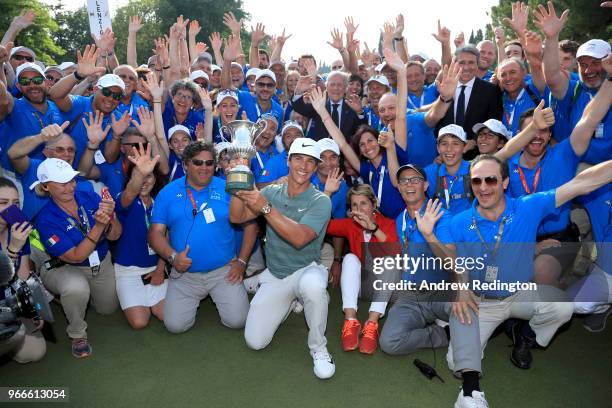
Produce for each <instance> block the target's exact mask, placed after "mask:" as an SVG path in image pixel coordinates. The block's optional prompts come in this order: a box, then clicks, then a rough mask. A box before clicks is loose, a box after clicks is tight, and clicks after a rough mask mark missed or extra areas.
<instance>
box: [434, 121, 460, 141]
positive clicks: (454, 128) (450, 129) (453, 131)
mask: <svg viewBox="0 0 612 408" xmlns="http://www.w3.org/2000/svg"><path fill="white" fill-rule="evenodd" d="M444 135H453V136H455V137H456V138H458V139H459V140H461V141H462V142H463V143H467V135H466V134H465V130H463V128H462V127H461V126H459V125H455V124H450V125H446V126H444V127H443V128H442V129H440V131H439V132H438V139H440V138H441V137H442V136H444Z"/></svg>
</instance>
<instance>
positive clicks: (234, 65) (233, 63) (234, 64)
mask: <svg viewBox="0 0 612 408" xmlns="http://www.w3.org/2000/svg"><path fill="white" fill-rule="evenodd" d="M231 66H232V67H235V68H240V69H242V65H240V64H239V63H237V62H236V61H234V62H232V65H231Z"/></svg>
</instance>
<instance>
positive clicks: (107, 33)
mask: <svg viewBox="0 0 612 408" xmlns="http://www.w3.org/2000/svg"><path fill="white" fill-rule="evenodd" d="M91 36H92V38H93V39H94V41H95V42H96V47H98V48H99V49H101V50H103V51H106V52H107V53H108V52H112V51H113V50H114V49H115V43H116V42H117V38H116V37H115V33H113V30H111V29H110V28H107V29H106V30H104V32H103V33H102V35H101V36H100V38H96V36H95V35H94V34H93V33H92V34H91Z"/></svg>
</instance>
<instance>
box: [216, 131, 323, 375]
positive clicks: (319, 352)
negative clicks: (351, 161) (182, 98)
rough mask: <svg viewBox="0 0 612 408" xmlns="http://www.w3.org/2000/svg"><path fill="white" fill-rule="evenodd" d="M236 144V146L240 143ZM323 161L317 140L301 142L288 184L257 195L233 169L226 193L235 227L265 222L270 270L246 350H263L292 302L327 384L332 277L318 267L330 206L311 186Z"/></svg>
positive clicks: (253, 311)
mask: <svg viewBox="0 0 612 408" xmlns="http://www.w3.org/2000/svg"><path fill="white" fill-rule="evenodd" d="M236 133H238V132H235V134H236ZM242 133H245V132H242ZM245 134H246V133H245ZM232 139H233V140H235V141H236V142H238V140H239V137H238V135H236V137H235V138H234V137H233V138H232ZM230 149H231V148H230ZM231 155H232V153H230V160H231V158H232V156H231ZM320 155H321V149H320V147H319V145H317V144H316V143H315V142H314V141H313V140H311V139H307V138H297V139H295V141H294V142H293V143H292V144H291V147H290V149H289V154H288V165H289V175H288V176H287V183H284V184H273V185H269V186H266V187H265V188H263V189H262V190H261V191H258V190H257V189H255V188H254V187H252V186H248V182H249V180H252V177H251V178H249V176H248V175H247V176H245V175H244V174H243V172H244V169H243V168H241V167H240V166H235V167H234V168H233V169H232V170H231V171H230V172H229V173H228V178H227V189H228V191H230V192H232V194H233V196H232V199H231V202H230V221H231V222H233V223H237V224H241V223H244V222H247V221H250V220H254V219H256V218H257V217H259V216H260V215H261V216H263V217H264V218H265V219H266V221H267V229H266V247H265V253H266V260H267V267H268V268H267V269H266V270H265V271H264V272H263V273H262V274H261V275H260V277H259V281H260V284H261V286H260V288H259V290H258V291H257V294H256V295H255V297H254V298H253V300H252V301H251V307H250V310H249V313H248V316H247V322H246V326H245V332H244V337H245V340H246V343H247V346H249V347H250V348H252V349H254V350H260V349H263V348H265V347H266V346H267V345H268V344H269V343H270V342H271V341H272V337H273V336H274V333H275V332H276V330H277V329H278V327H279V326H280V324H281V323H282V322H283V321H284V320H285V318H286V317H287V315H288V314H289V312H290V307H291V304H292V303H293V301H294V300H296V299H299V300H300V301H301V302H302V303H303V304H304V314H305V317H306V322H307V324H308V328H309V334H308V348H309V349H310V354H311V356H312V358H313V362H314V373H315V375H316V376H317V377H318V378H321V379H327V378H330V377H332V376H333V375H334V372H335V365H334V361H333V359H332V357H331V355H330V354H329V353H328V351H327V339H326V338H325V329H326V326H327V310H328V295H327V275H328V272H327V269H326V268H325V267H324V266H322V265H321V264H320V257H321V244H322V241H323V238H324V236H325V229H326V227H327V223H328V221H329V218H330V215H331V201H330V199H329V197H327V196H326V195H325V194H323V193H322V192H320V191H318V190H316V189H315V188H314V187H313V186H312V184H311V183H310V178H311V177H312V175H313V173H314V171H315V170H316V168H317V165H318V163H319V162H320V161H321V158H320ZM236 162H239V161H235V163H236ZM242 187H244V188H242Z"/></svg>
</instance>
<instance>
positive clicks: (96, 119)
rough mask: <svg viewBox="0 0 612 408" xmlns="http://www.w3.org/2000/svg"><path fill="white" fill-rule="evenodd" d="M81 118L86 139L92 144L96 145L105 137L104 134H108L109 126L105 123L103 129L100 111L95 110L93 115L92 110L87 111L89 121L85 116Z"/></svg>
mask: <svg viewBox="0 0 612 408" xmlns="http://www.w3.org/2000/svg"><path fill="white" fill-rule="evenodd" d="M81 120H82V121H83V126H85V130H87V140H88V141H89V143H90V144H91V145H92V146H95V147H98V146H99V145H100V143H102V142H103V141H104V139H106V135H108V132H109V130H110V129H111V126H110V125H106V127H105V128H104V129H103V128H102V122H103V121H104V115H103V114H102V112H100V111H96V115H95V116H94V114H93V113H92V112H89V122H87V121H86V120H85V118H83V119H81Z"/></svg>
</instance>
